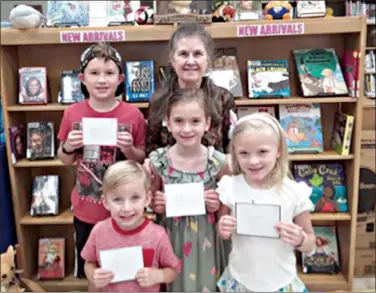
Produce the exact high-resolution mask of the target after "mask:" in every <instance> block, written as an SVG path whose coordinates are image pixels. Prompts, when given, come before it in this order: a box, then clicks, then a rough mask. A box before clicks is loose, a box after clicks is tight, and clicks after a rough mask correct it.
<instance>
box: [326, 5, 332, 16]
mask: <svg viewBox="0 0 376 293" xmlns="http://www.w3.org/2000/svg"><path fill="white" fill-rule="evenodd" d="M333 16H334V11H333V8H331V7H326V12H325V17H333Z"/></svg>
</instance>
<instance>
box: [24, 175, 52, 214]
mask: <svg viewBox="0 0 376 293" xmlns="http://www.w3.org/2000/svg"><path fill="white" fill-rule="evenodd" d="M58 212H59V176H57V175H42V176H36V177H35V178H34V180H33V187H32V201H31V208H30V215H31V216H47V215H57V214H58Z"/></svg>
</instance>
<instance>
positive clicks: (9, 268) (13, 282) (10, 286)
mask: <svg viewBox="0 0 376 293" xmlns="http://www.w3.org/2000/svg"><path fill="white" fill-rule="evenodd" d="M15 256H16V251H15V250H14V248H13V246H12V245H10V246H9V247H8V249H7V251H6V252H4V253H2V254H1V292H24V291H25V289H24V288H21V287H20V282H19V280H18V278H17V275H16V272H17V271H16V261H15Z"/></svg>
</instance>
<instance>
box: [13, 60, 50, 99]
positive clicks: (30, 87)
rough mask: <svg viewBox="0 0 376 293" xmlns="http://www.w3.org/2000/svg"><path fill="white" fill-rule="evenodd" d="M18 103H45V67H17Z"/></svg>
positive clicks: (46, 93) (46, 97)
mask: <svg viewBox="0 0 376 293" xmlns="http://www.w3.org/2000/svg"><path fill="white" fill-rule="evenodd" d="M18 77H19V95H18V102H19V103H20V104H24V105H25V104H47V102H48V91H47V68H46V67H21V68H19V69H18Z"/></svg>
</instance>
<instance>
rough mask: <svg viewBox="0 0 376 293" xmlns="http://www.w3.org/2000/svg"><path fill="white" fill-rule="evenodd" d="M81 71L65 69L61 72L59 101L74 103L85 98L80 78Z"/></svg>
mask: <svg viewBox="0 0 376 293" xmlns="http://www.w3.org/2000/svg"><path fill="white" fill-rule="evenodd" d="M79 73H80V71H79V70H63V71H62V72H61V76H60V87H61V90H60V94H59V100H58V102H59V103H61V104H72V103H77V102H81V101H83V100H84V99H85V96H84V94H83V93H82V91H81V81H80V79H79V78H78V75H79Z"/></svg>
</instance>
